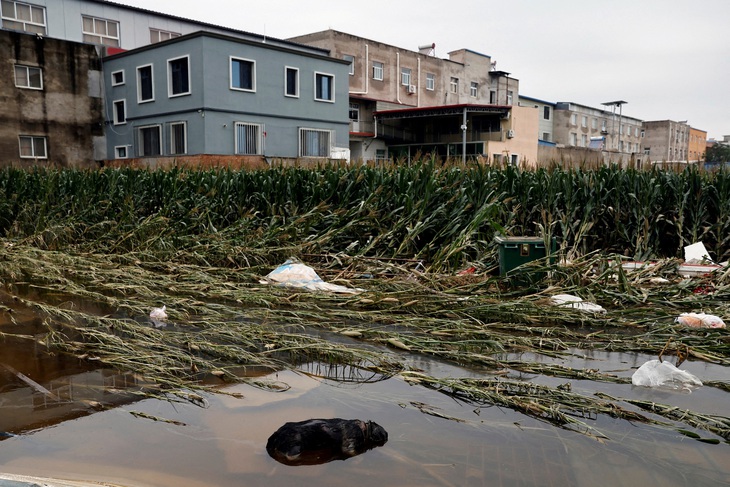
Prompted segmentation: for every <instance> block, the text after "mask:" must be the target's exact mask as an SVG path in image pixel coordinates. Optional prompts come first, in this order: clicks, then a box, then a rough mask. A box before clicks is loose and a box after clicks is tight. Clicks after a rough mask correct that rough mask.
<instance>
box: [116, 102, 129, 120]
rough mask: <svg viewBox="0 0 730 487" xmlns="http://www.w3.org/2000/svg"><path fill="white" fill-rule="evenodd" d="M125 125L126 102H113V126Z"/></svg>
mask: <svg viewBox="0 0 730 487" xmlns="http://www.w3.org/2000/svg"><path fill="white" fill-rule="evenodd" d="M125 123H127V101H126V100H115V101H114V125H122V124H125Z"/></svg>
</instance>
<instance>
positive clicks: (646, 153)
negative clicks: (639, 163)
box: [644, 147, 651, 156]
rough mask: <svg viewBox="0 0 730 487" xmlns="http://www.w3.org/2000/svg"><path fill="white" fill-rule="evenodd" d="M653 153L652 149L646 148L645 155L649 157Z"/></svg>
mask: <svg viewBox="0 0 730 487" xmlns="http://www.w3.org/2000/svg"><path fill="white" fill-rule="evenodd" d="M650 153H651V147H644V155H645V156H648V155H649V154H650Z"/></svg>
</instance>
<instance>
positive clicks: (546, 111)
mask: <svg viewBox="0 0 730 487" xmlns="http://www.w3.org/2000/svg"><path fill="white" fill-rule="evenodd" d="M542 118H543V120H550V107H542ZM545 140H547V139H545Z"/></svg>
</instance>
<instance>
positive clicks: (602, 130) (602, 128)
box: [601, 120, 606, 132]
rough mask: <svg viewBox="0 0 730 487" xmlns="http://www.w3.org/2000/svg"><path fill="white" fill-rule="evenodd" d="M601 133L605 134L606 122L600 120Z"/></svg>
mask: <svg viewBox="0 0 730 487" xmlns="http://www.w3.org/2000/svg"><path fill="white" fill-rule="evenodd" d="M601 132H606V121H605V120H601Z"/></svg>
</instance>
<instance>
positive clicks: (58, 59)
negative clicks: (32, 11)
mask: <svg viewBox="0 0 730 487" xmlns="http://www.w3.org/2000/svg"><path fill="white" fill-rule="evenodd" d="M0 58H1V59H2V61H1V62H0V63H1V64H0V66H1V67H0V165H3V166H9V165H12V166H19V167H28V166H33V165H55V166H61V167H90V166H94V165H95V162H94V161H95V160H96V159H100V158H102V157H103V149H104V141H103V120H104V117H103V112H102V106H103V104H102V98H101V96H102V80H101V63H100V61H99V57H98V55H97V51H96V48H95V47H94V46H91V45H87V44H80V43H76V42H69V41H63V40H58V39H51V38H47V37H42V36H36V35H30V34H23V33H19V32H12V31H7V30H0ZM95 147H96V148H97V149H96V151H95Z"/></svg>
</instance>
